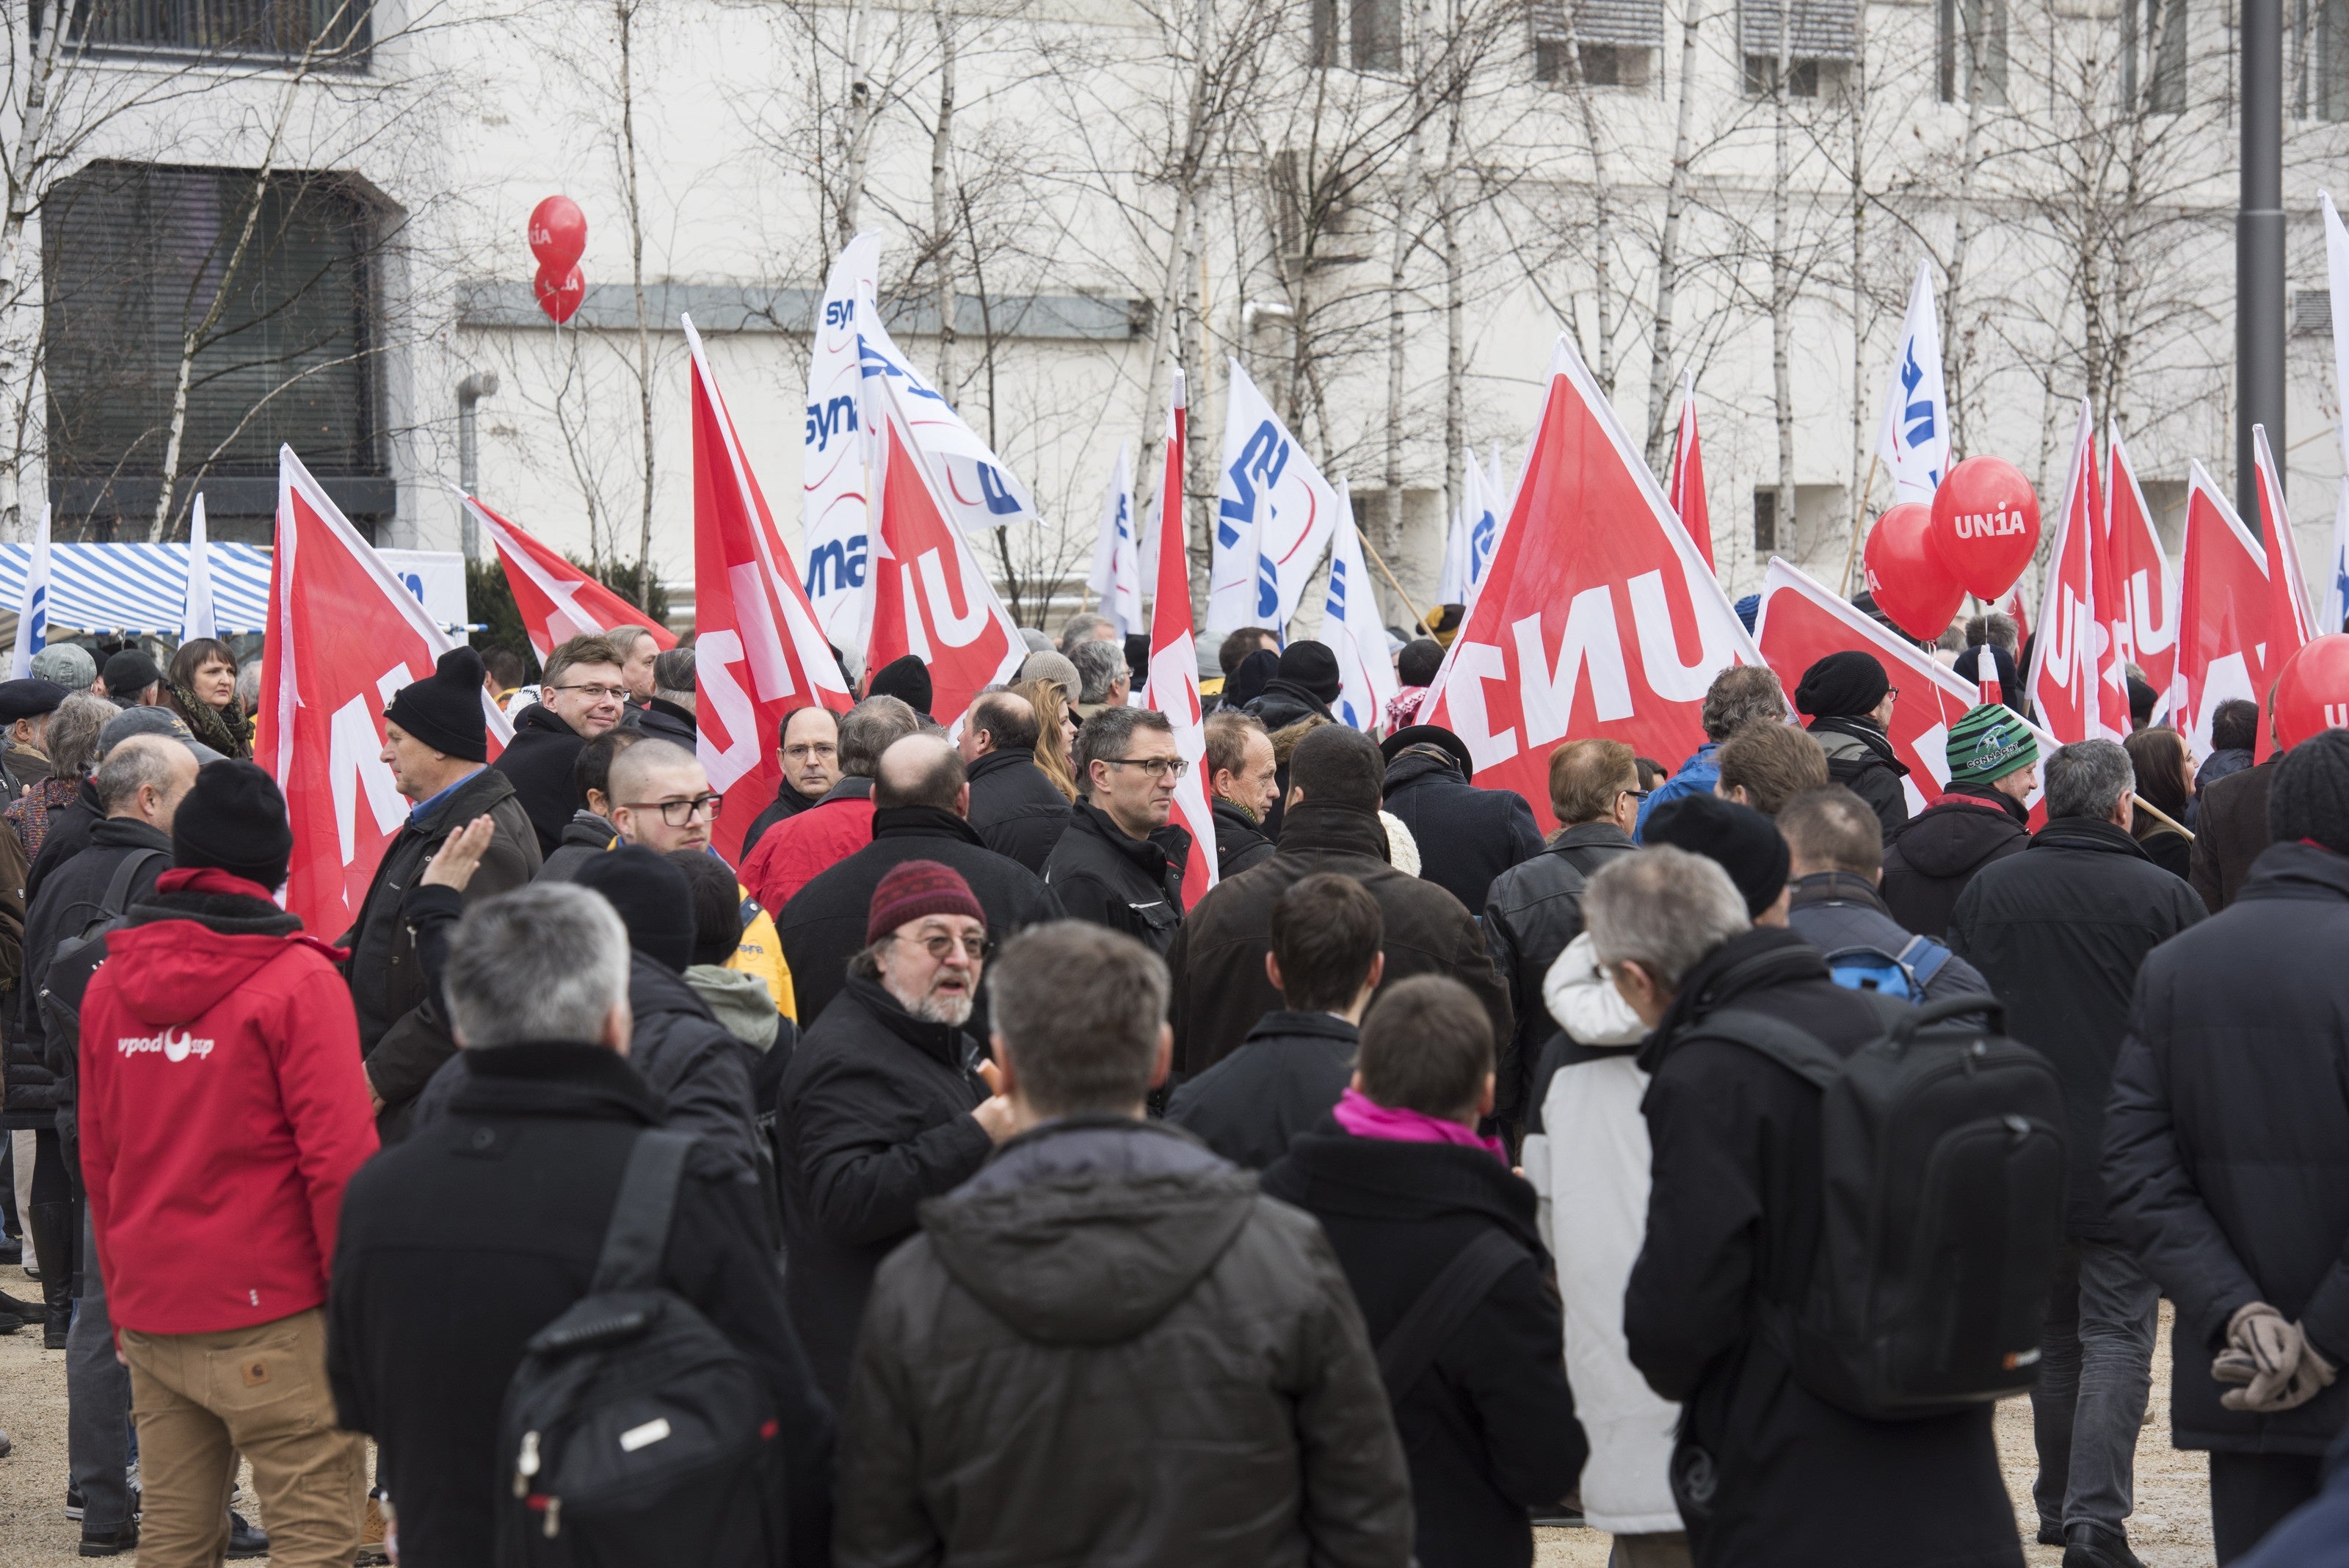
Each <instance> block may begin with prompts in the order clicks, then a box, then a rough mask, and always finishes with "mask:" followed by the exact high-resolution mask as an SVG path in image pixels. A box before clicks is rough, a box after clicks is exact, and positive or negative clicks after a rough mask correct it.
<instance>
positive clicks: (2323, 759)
mask: <svg viewBox="0 0 2349 1568" xmlns="http://www.w3.org/2000/svg"><path fill="white" fill-rule="evenodd" d="M2268 836H2270V837H2271V839H2272V840H2273V841H2274V842H2276V843H2278V844H2296V843H2298V842H2299V841H2300V840H2302V839H2303V838H2305V839H2310V840H2313V841H2314V842H2315V843H2318V844H2321V845H2323V846H2324V847H2325V848H2327V849H2330V850H2332V851H2333V853H2334V854H2335V855H2349V730H2319V731H2318V732H2316V733H2314V734H2313V735H2311V736H2309V737H2308V739H2306V740H2304V741H2302V742H2301V743H2300V744H2298V745H2296V746H2294V747H2293V748H2292V750H2290V751H2288V752H2286V753H2284V754H2283V755H2282V757H2280V758H2278V759H2277V761H2276V770H2275V783H2274V784H2271V785H2269V786H2268Z"/></svg>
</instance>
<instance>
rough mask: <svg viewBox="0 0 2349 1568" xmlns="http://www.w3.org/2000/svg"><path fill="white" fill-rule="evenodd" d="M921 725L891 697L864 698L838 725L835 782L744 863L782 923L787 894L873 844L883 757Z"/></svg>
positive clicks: (747, 881) (744, 872) (744, 873)
mask: <svg viewBox="0 0 2349 1568" xmlns="http://www.w3.org/2000/svg"><path fill="white" fill-rule="evenodd" d="M920 727H921V723H920V721H919V720H918V719H916V717H915V714H914V711H913V709H911V708H909V707H907V706H906V705H905V702H903V701H900V700H899V699H897V698H895V697H867V698H866V699H865V700H864V701H862V702H859V703H858V704H857V705H856V706H855V707H854V708H851V709H850V710H849V711H848V713H847V716H846V717H844V718H843V719H842V720H841V721H840V773H841V779H840V782H839V783H838V784H834V785H833V786H832V788H831V790H830V791H828V792H827V793H826V794H825V795H824V797H823V799H822V800H819V801H817V802H816V803H815V805H812V806H811V807H809V808H808V809H807V810H805V811H802V812H801V813H800V814H799V815H796V816H793V817H791V818H789V819H788V820H786V821H783V822H779V823H777V824H776V825H775V826H773V827H771V828H770V829H768V831H767V833H766V835H765V836H763V837H761V839H760V840H759V846H758V848H756V849H754V850H752V851H751V852H750V854H749V855H748V856H746V857H744V858H743V861H742V866H741V869H740V872H739V873H738V875H740V877H741V878H742V885H743V886H744V887H746V888H750V896H751V897H752V898H756V899H758V900H759V902H760V903H761V904H763V905H765V906H766V907H767V912H768V913H769V914H771V915H774V916H776V917H778V918H780V917H781V914H782V912H783V906H784V905H786V904H788V903H790V902H791V901H792V895H793V894H795V893H797V892H798V891H799V890H800V889H801V888H804V887H806V886H807V885H808V884H809V883H810V882H812V881H814V880H815V878H816V877H817V876H818V875H819V874H820V873H822V872H825V871H829V870H831V869H832V868H833V867H835V866H837V865H839V864H840V863H841V862H842V861H843V860H845V859H847V858H848V857H850V856H852V855H854V854H855V853H856V852H857V851H858V850H860V849H862V848H864V846H866V845H868V844H870V843H872V842H873V775H874V774H875V773H877V772H879V771H880V767H881V753H884V752H885V751H887V750H888V749H889V748H890V747H891V746H893V745H895V744H896V743H897V742H899V741H902V740H904V739H905V737H906V736H907V735H910V734H912V733H913V732H915V731H916V730H917V729H919V728H920Z"/></svg>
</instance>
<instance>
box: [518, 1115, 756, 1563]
mask: <svg viewBox="0 0 2349 1568" xmlns="http://www.w3.org/2000/svg"><path fill="white" fill-rule="evenodd" d="M693 1143H694V1139H693V1137H692V1136H691V1135H690V1134H688V1133H679V1132H668V1131H663V1130H659V1129H648V1130H647V1131H646V1132H644V1133H642V1134H640V1135H639V1136H638V1137H637V1139H636V1146H635V1147H634V1148H633V1149H631V1150H630V1152H629V1155H628V1164H627V1168H626V1171H625V1172H624V1173H623V1174H622V1176H621V1178H620V1193H619V1197H618V1198H617V1199H616V1200H615V1201H614V1203H613V1205H612V1219H611V1223H610V1225H609V1227H608V1228H607V1229H606V1230H605V1234H604V1249H603V1253H602V1255H601V1257H600V1258H598V1260H597V1261H596V1264H595V1280H594V1282H593V1283H592V1284H591V1285H590V1286H589V1289H588V1293H587V1294H586V1296H585V1297H584V1298H583V1299H581V1300H580V1301H579V1302H577V1303H574V1305H573V1306H572V1307H571V1308H570V1310H569V1311H567V1312H565V1313H564V1314H563V1315H562V1316H560V1317H558V1318H556V1319H555V1320H554V1322H553V1323H550V1324H547V1325H546V1326H545V1327H544V1328H543V1329H540V1330H539V1331H538V1333H536V1334H533V1335H532V1336H531V1338H530V1340H529V1342H528V1343H527V1344H526V1345H524V1346H523V1359H522V1364H521V1365H520V1366H517V1367H515V1368H514V1374H513V1379H512V1382H510V1383H508V1384H507V1385H506V1397H505V1408H504V1411H503V1413H502V1416H501V1417H500V1422H499V1428H500V1447H501V1451H502V1452H503V1453H505V1454H508V1455H511V1456H512V1470H511V1471H510V1473H509V1475H508V1476H507V1477H506V1478H505V1479H506V1480H507V1482H508V1484H506V1485H504V1486H502V1487H501V1488H500V1489H499V1497H498V1514H499V1517H498V1532H497V1542H498V1555H497V1560H498V1563H500V1564H501V1568H524V1565H528V1568H558V1565H559V1568H574V1565H576V1568H589V1565H593V1568H636V1565H643V1568H655V1565H658V1568H668V1565H670V1564H675V1563H689V1564H691V1565H692V1568H738V1565H740V1568H748V1565H750V1564H754V1563H755V1564H767V1563H778V1562H781V1561H782V1560H783V1557H784V1554H785V1552H784V1547H783V1542H784V1540H785V1530H784V1503H783V1490H782V1469H781V1461H780V1459H778V1457H777V1450H776V1446H775V1441H774V1439H775V1436H776V1430H777V1428H776V1417H775V1412H774V1406H773V1402H772V1401H771V1399H770V1398H769V1397H768V1393H767V1386H766V1382H765V1379H764V1378H762V1377H761V1376H760V1373H759V1369H758V1368H757V1367H756V1366H754V1365H753V1364H752V1363H751V1361H750V1358H749V1357H748V1356H746V1355H743V1354H742V1352H741V1351H740V1350H738V1349H736V1348H735V1346H734V1345H733V1343H732V1342H731V1341H730V1340H729V1339H728V1338H727V1337H726V1336H725V1335H724V1334H720V1333H719V1331H718V1330H717V1329H715V1328H713V1327H711V1326H710V1324H709V1319H707V1318H705V1317H703V1316H702V1315H701V1314H700V1313H699V1312H698V1311H697V1310H695V1308H694V1306H693V1304H692V1303H690V1302H688V1301H687V1300H685V1298H683V1297H682V1296H679V1295H678V1294H676V1293H673V1292H671V1291H669V1290H668V1289H667V1288H666V1287H665V1286H663V1285H662V1284H661V1282H660V1276H661V1257H662V1254H663V1253H664V1252H665V1251H667V1244H668V1230H669V1217H670V1215H671V1214H672V1213H673V1212H674V1211H675V1209H676V1205H677V1189H678V1178H679V1176H680V1174H681V1173H682V1171H683V1169H684V1166H685V1158H686V1154H687V1151H688V1149H690V1148H691V1147H692V1146H693Z"/></svg>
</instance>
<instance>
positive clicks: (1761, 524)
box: [1754, 488, 1778, 556]
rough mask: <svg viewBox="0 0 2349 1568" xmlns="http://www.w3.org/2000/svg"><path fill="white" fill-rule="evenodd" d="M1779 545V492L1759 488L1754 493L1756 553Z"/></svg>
mask: <svg viewBox="0 0 2349 1568" xmlns="http://www.w3.org/2000/svg"><path fill="white" fill-rule="evenodd" d="M1777 547H1778V492H1777V491H1776V490H1775V488H1773V489H1770V490H1757V491H1755V492H1754V554H1755V555H1757V556H1758V555H1760V554H1761V553H1762V552H1763V551H1764V550H1775V549H1776V548H1777Z"/></svg>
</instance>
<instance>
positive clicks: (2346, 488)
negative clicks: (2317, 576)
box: [2316, 474, 2349, 637]
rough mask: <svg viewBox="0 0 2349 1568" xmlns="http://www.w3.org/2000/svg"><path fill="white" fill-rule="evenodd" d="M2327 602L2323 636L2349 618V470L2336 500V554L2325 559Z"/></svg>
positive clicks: (2320, 622)
mask: <svg viewBox="0 0 2349 1568" xmlns="http://www.w3.org/2000/svg"><path fill="white" fill-rule="evenodd" d="M2325 566H2326V570H2325V574H2324V603H2323V607H2322V610H2321V612H2320V613H2319V615H2318V616H2317V620H2316V632H2317V635H2318V636H2319V637H2323V636H2327V635H2329V634H2331V633H2333V632H2336V631H2339V630H2341V629H2342V625H2343V622H2344V621H2349V474H2343V475H2342V476H2341V498H2340V499H2339V500H2338V501H2335V502H2334V503H2333V554H2332V556H2331V557H2330V559H2328V560H2327V561H2326V563H2325Z"/></svg>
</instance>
